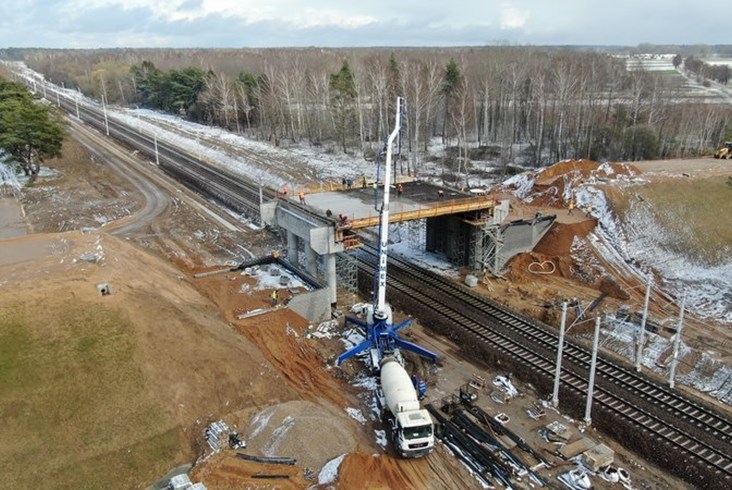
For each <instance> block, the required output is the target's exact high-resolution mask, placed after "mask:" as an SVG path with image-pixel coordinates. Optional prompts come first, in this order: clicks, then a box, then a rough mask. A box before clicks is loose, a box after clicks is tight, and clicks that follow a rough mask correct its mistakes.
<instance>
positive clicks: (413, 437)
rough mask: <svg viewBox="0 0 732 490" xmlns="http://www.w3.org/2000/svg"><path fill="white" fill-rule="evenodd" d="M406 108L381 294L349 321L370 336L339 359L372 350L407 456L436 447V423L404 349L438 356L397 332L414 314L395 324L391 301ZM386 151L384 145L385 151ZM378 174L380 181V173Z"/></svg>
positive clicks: (382, 229) (383, 223) (384, 225)
mask: <svg viewBox="0 0 732 490" xmlns="http://www.w3.org/2000/svg"><path fill="white" fill-rule="evenodd" d="M405 112H406V106H405V103H404V99H403V98H401V97H398V98H397V109H396V121H395V124H394V130H393V131H392V132H391V134H390V135H389V137H388V138H387V140H386V143H385V146H386V148H385V153H386V162H385V165H384V192H383V199H382V202H381V209H380V210H379V213H380V219H379V264H378V268H377V270H376V274H377V283H378V288H377V290H376V294H375V300H374V302H373V303H372V304H370V305H369V306H368V307H367V314H366V322H365V323H364V322H362V321H360V320H358V319H356V318H350V317H347V318H346V323H353V324H355V325H358V326H360V327H361V328H363V329H364V331H365V332H366V339H365V340H364V341H363V342H361V343H359V344H358V345H356V346H354V347H353V348H351V349H349V350H348V351H346V352H344V353H343V354H341V355H340V356H339V357H338V361H337V365H339V366H340V364H341V363H342V362H344V361H345V360H346V359H348V358H350V357H352V356H355V355H356V354H359V353H361V352H365V351H366V350H368V351H369V356H368V359H369V361H370V363H371V369H372V371H373V372H378V374H379V378H378V379H379V388H378V390H377V401H378V402H379V405H380V407H381V409H382V414H383V416H384V418H385V420H386V423H387V425H388V427H389V429H390V432H391V437H390V438H391V440H392V442H393V445H394V450H395V451H396V452H397V453H398V454H399V455H400V456H402V457H405V458H414V457H420V456H424V455H426V454H429V453H431V452H432V450H433V449H434V445H435V437H434V424H433V422H432V417H431V416H430V414H429V412H428V411H427V410H425V409H423V408H422V407H421V406H420V403H419V399H418V397H417V391H416V389H415V387H414V385H413V384H412V379H411V378H410V377H409V374H408V373H407V371H406V370H405V369H404V365H403V360H402V356H401V353H400V349H404V350H408V351H411V352H415V353H417V354H419V355H420V356H423V357H426V358H428V359H430V360H432V361H433V362H435V361H436V360H437V356H436V355H435V354H434V353H432V352H430V351H428V350H426V349H424V348H422V347H420V346H418V345H416V344H413V343H411V342H408V341H406V340H404V339H402V338H400V337H399V335H398V333H397V332H398V331H399V330H401V329H402V328H405V327H407V326H408V325H409V324H410V323H411V320H406V321H404V322H402V323H400V324H398V325H396V326H395V325H393V323H392V311H391V306H390V305H389V304H387V303H386V266H387V262H388V247H389V195H390V192H389V191H390V185H391V182H390V180H391V170H392V156H393V146H395V143H396V147H397V154H399V148H400V147H401V144H400V142H399V137H400V133H401V130H402V120H403V117H404V115H405ZM383 153H384V152H383V151H382V152H381V153H380V155H381V154H383ZM379 163H380V158H379V159H377V165H378V164H379ZM377 172H378V167H377ZM376 180H377V182H378V173H377V179H376ZM377 192H378V188H377ZM377 201H378V200H377Z"/></svg>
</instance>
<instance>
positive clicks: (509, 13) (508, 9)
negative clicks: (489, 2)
mask: <svg viewBox="0 0 732 490" xmlns="http://www.w3.org/2000/svg"><path fill="white" fill-rule="evenodd" d="M528 20H529V12H528V11H526V10H519V9H518V8H516V7H514V6H512V5H509V4H503V5H501V17H500V26H501V29H522V28H523V27H524V26H525V25H526V22H527V21H528Z"/></svg>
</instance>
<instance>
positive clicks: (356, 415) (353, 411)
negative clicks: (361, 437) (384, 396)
mask: <svg viewBox="0 0 732 490" xmlns="http://www.w3.org/2000/svg"><path fill="white" fill-rule="evenodd" d="M346 413H347V414H348V415H349V417H351V418H352V419H354V420H355V421H357V422H358V423H360V424H365V423H366V417H364V416H363V412H361V410H359V409H358V408H352V407H346Z"/></svg>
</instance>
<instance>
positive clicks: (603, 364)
mask: <svg viewBox="0 0 732 490" xmlns="http://www.w3.org/2000/svg"><path fill="white" fill-rule="evenodd" d="M364 252H365V253H364V254H363V255H366V256H368V257H369V258H366V257H364V256H361V257H359V260H360V263H361V266H362V267H363V268H364V269H365V270H367V271H368V272H369V273H370V272H371V271H372V270H373V265H374V262H375V258H376V251H375V250H374V249H370V248H368V247H367V248H365V249H364ZM389 278H390V279H391V283H390V286H391V287H392V288H393V289H395V290H397V291H398V292H400V293H401V294H403V295H407V296H408V297H410V298H412V300H414V301H415V302H417V303H419V304H420V305H422V307H424V308H429V309H431V310H433V311H434V312H435V313H437V314H439V315H441V316H443V317H444V318H447V319H449V321H450V322H452V323H453V324H454V325H455V326H457V327H458V328H460V329H463V330H464V331H465V332H468V335H469V336H471V337H472V338H474V339H475V340H476V341H478V342H480V343H481V344H483V345H486V346H488V347H489V348H490V349H493V350H498V351H500V352H503V353H504V354H505V355H508V356H510V357H512V358H513V359H514V360H515V361H516V362H519V363H522V364H524V365H526V366H527V367H528V368H529V369H532V370H534V371H537V372H539V373H541V375H542V376H544V377H546V378H548V379H552V378H553V375H554V368H555V364H554V363H555V357H556V350H557V345H558V338H557V335H556V334H554V333H553V332H551V331H550V330H549V329H548V328H547V327H545V326H541V325H540V324H539V323H538V322H536V321H534V320H532V319H529V318H527V317H523V316H521V315H518V314H516V313H513V312H511V311H509V310H507V309H506V308H504V307H502V306H500V305H498V304H496V303H494V302H493V301H490V300H489V299H487V298H484V297H482V296H480V295H478V294H476V293H474V292H472V291H470V290H468V289H467V288H464V287H462V286H460V285H457V284H455V283H453V282H452V281H449V280H445V279H444V278H442V277H440V276H438V275H437V274H434V273H432V272H430V271H425V270H423V269H421V268H419V267H417V266H414V265H413V264H411V263H409V262H407V261H405V260H403V259H398V258H396V257H390V258H389ZM564 352H565V357H564V363H563V370H562V375H561V380H562V383H563V385H564V386H565V387H567V388H569V389H570V390H572V391H574V392H575V393H576V394H578V395H581V394H582V393H584V392H586V391H587V381H586V377H587V373H588V371H589V362H590V358H591V352H590V351H589V350H588V349H586V348H584V347H582V346H579V345H576V344H573V343H570V342H567V343H566V344H565V348H564ZM594 403H595V407H596V408H597V407H601V408H602V409H603V410H605V411H606V412H608V413H611V414H613V415H614V416H615V417H617V418H618V419H620V420H623V421H625V422H626V423H628V424H631V425H632V426H634V427H635V428H636V429H637V430H640V431H644V432H646V433H648V434H650V435H652V437H654V438H656V439H657V440H658V441H660V442H662V443H663V444H664V445H665V446H668V447H669V448H673V450H675V451H677V452H678V453H679V454H682V455H683V456H684V459H690V460H695V461H697V462H698V463H700V464H701V465H703V466H704V467H706V468H708V469H709V472H708V473H709V474H710V475H713V477H714V479H715V480H716V481H718V482H719V483H720V484H723V486H721V487H720V488H724V487H727V488H728V487H729V486H730V485H732V446H731V445H730V437H732V424H731V423H730V420H729V419H727V418H726V417H724V416H722V415H721V414H718V413H716V412H714V411H713V410H711V409H709V408H707V407H705V406H704V405H703V404H701V403H699V402H696V401H694V400H691V399H689V398H687V397H685V396H683V395H681V394H679V393H676V392H673V391H671V390H669V389H668V388H666V387H664V386H662V385H659V384H658V383H656V382H654V381H653V380H650V379H648V378H645V377H644V376H641V375H638V374H637V373H636V372H635V371H633V370H632V369H630V368H625V367H624V366H622V365H619V364H618V363H616V362H614V361H612V360H608V359H602V358H598V365H597V377H596V384H595V396H594ZM680 476H688V475H686V474H683V475H680ZM697 476H698V475H697ZM699 478H701V476H699ZM697 483H698V481H697Z"/></svg>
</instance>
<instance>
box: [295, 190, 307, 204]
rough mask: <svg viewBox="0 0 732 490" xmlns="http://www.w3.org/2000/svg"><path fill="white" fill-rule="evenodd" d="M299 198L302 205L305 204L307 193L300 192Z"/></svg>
mask: <svg viewBox="0 0 732 490" xmlns="http://www.w3.org/2000/svg"><path fill="white" fill-rule="evenodd" d="M297 197H299V198H300V204H305V193H304V192H303V191H300V192H299V193H298V194H297Z"/></svg>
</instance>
